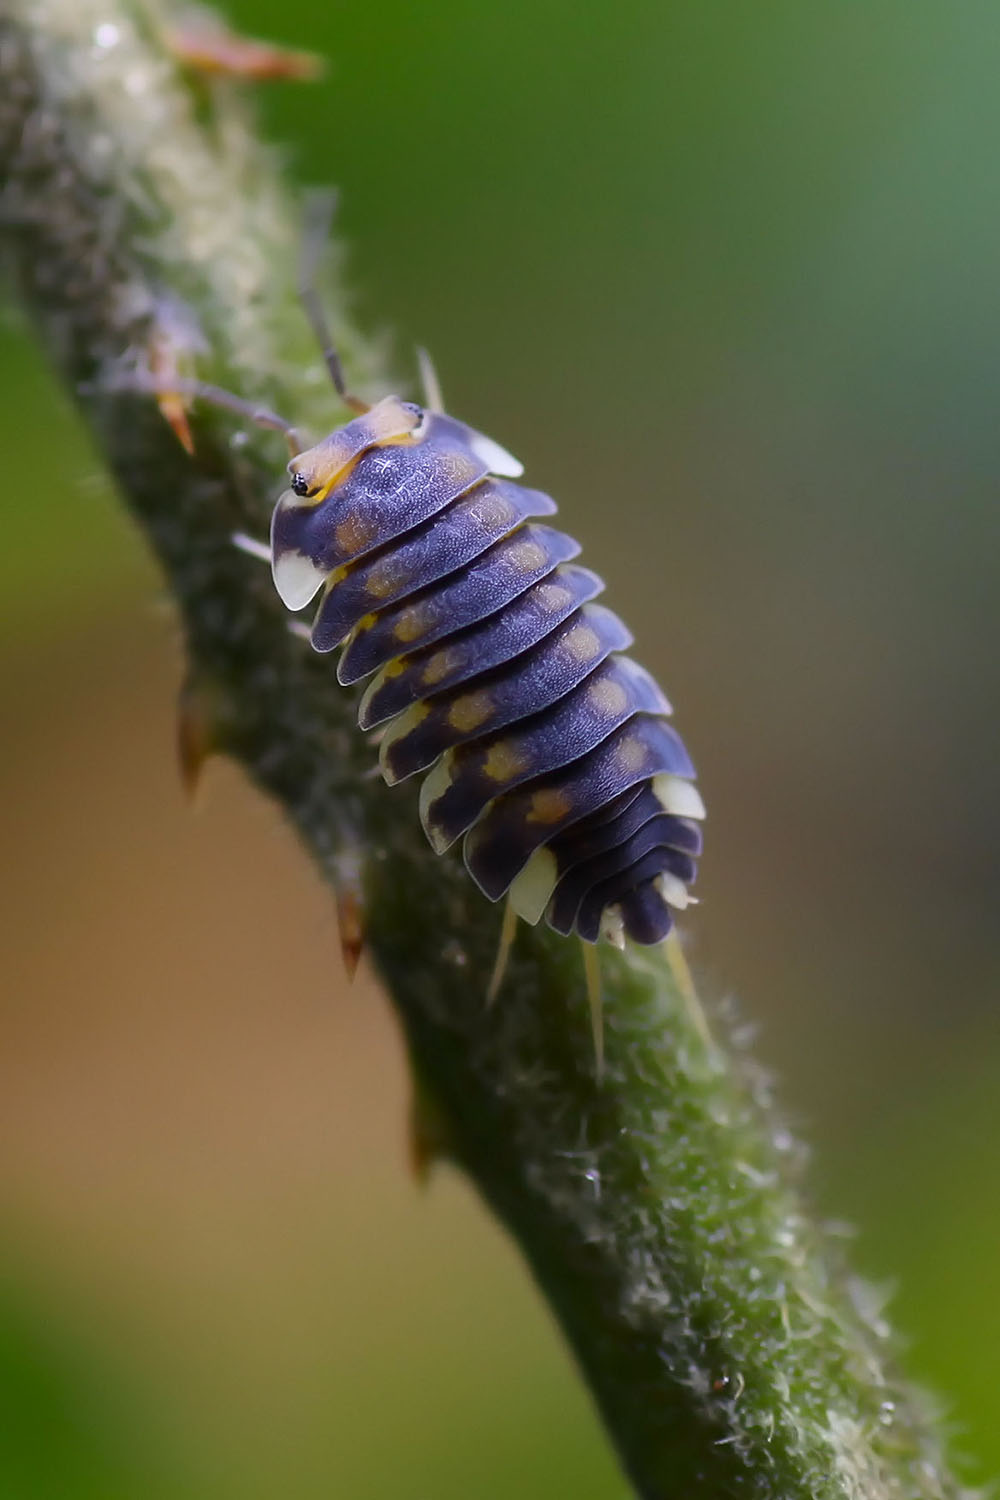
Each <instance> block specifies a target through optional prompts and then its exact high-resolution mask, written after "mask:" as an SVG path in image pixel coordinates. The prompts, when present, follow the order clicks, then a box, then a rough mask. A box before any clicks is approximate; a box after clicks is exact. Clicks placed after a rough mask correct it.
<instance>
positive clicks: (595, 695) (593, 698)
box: [587, 677, 628, 719]
mask: <svg viewBox="0 0 1000 1500" xmlns="http://www.w3.org/2000/svg"><path fill="white" fill-rule="evenodd" d="M587 697H588V698H589V699H590V702H591V704H592V705H593V707H594V708H596V709H597V711H598V713H599V714H604V715H605V716H606V717H607V718H609V719H613V718H617V716H618V715H619V714H620V713H622V712H624V710H625V707H626V705H627V704H628V693H627V692H626V691H625V689H624V688H623V687H622V685H621V683H620V682H615V681H614V680H613V679H610V678H607V677H605V678H602V680H601V681H600V682H594V683H591V685H590V687H589V688H588V689H587Z"/></svg>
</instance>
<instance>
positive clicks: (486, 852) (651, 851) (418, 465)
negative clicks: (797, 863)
mask: <svg viewBox="0 0 1000 1500" xmlns="http://www.w3.org/2000/svg"><path fill="white" fill-rule="evenodd" d="M331 211H332V205H330V204H329V203H327V205H326V206H325V207H323V208H321V218H323V219H326V218H328V215H329V213H330V212H331ZM324 238H325V229H323V230H321V231H320V232H318V233H317V232H316V225H315V222H314V225H313V233H312V234H307V237H306V241H305V244H306V254H305V258H304V263H303V268H302V278H301V286H300V291H301V294H302V299H303V303H304V306H305V310H306V313H307V316H308V317H309V320H310V322H311V323H312V326H313V328H314V331H315V332H316V334H317V337H318V338H319V340H320V343H321V346H322V348H323V353H324V358H325V361H326V364H327V367H328V369H329V372H330V375H331V378H332V381H333V384H334V387H335V388H336V391H337V393H338V395H339V396H340V398H341V400H342V401H343V402H344V403H345V405H346V406H347V407H348V409H349V410H350V411H352V412H353V415H352V416H351V417H350V419H349V420H348V421H347V422H346V423H344V424H343V425H342V426H340V427H338V428H336V429H335V430H334V431H332V432H331V433H330V434H329V435H328V436H326V437H325V438H323V439H322V441H320V442H319V443H317V444H315V445H314V446H312V447H305V448H303V447H302V445H301V443H300V441H299V439H298V436H297V434H296V432H295V430H294V428H293V427H292V426H291V425H290V424H289V423H288V422H286V421H284V419H282V418H281V417H278V416H277V415H275V414H274V413H271V412H267V411H262V410H261V409H259V408H254V407H251V406H250V405H249V404H248V403H246V402H244V401H242V400H241V399H240V398H238V397H236V396H233V395H231V394H230V393H228V392H225V391H220V390H219V389H217V388H216V387H211V386H207V385H204V384H203V383H201V382H196V381H187V382H182V381H175V382H173V383H172V385H171V390H183V391H184V392H185V393H187V394H192V395H199V396H202V397H207V398H208V399H209V400H211V401H213V402H215V403H217V404H220V405H223V406H226V407H229V408H230V409H231V410H234V411H236V412H238V413H240V414H241V415H243V416H249V417H251V418H252V419H253V420H255V421H257V422H260V423H262V424H263V425H265V426H270V427H274V428H278V429H279V430H282V431H284V432H285V433H286V435H287V437H288V441H289V446H290V449H291V452H292V458H291V461H290V463H289V464H288V473H289V476H290V480H289V485H288V487H287V488H286V489H285V491H284V492H283V493H282V494H281V496H280V497H279V499H278V501H277V503H276V505H275V508H274V512H273V518H272V525H271V536H270V545H269V547H268V548H266V549H264V548H261V547H260V546H259V544H258V545H257V546H256V547H254V548H252V550H256V551H260V552H263V553H264V555H266V556H268V557H269V560H270V564H271V569H272V574H273V578H274V583H275V586H276V588H277V591H278V593H279V595H280V596H281V598H282V600H283V601H284V603H285V604H286V606H287V607H288V608H289V609H290V610H293V611H299V610H303V609H305V608H306V607H307V606H308V605H309V604H311V603H312V602H313V601H314V600H315V599H316V597H317V595H318V596H319V602H318V606H317V607H316V609H315V613H314V616H313V619H312V623H311V626H310V627H309V629H308V635H309V639H310V641H311V644H312V646H313V647H314V649H315V650H316V651H318V652H323V653H326V652H332V651H334V650H339V652H340V656H339V662H338V667H337V676H338V679H339V681H340V682H341V683H343V684H345V685H348V684H354V683H362V682H363V683H365V687H364V691H363V695H362V696H361V699H360V706H359V710H358V721H359V725H360V727H361V729H362V730H366V731H377V734H378V736H379V750H378V757H379V766H380V769H381V772H382V775H383V777H384V779H385V780H386V781H387V782H388V783H390V784H394V783H396V782H400V781H403V780H406V779H407V778H409V777H412V776H420V777H422V784H421V790H420V818H421V822H422V824H423V828H424V831H425V833H426V835H427V838H428V840H429V841H430V843H431V846H432V847H433V848H434V849H435V850H436V851H437V852H438V853H439V854H443V853H444V852H445V851H446V850H448V849H450V848H452V847H453V846H454V845H457V844H459V843H460V844H461V849H462V854H463V857H464V861H465V864H466V867H467V868H468V871H469V874H470V875H471V876H472V879H473V880H474V881H475V882H476V884H477V885H478V886H479V888H480V890H481V891H482V892H483V893H484V894H485V895H486V896H487V897H488V898H489V899H490V900H491V901H499V900H500V899H501V898H503V897H505V896H506V898H507V902H508V905H507V917H506V919H505V923H504V929H503V937H502V941H501V956H500V958H499V959H498V966H497V969H496V970H495V971H494V979H493V982H492V985H491V990H495V988H496V986H497V984H498V982H499V978H500V976H501V975H502V972H503V964H504V962H505V956H506V951H507V949H508V947H509V944H510V941H511V937H512V933H513V927H514V924H515V922H516V919H517V918H518V917H520V918H523V919H524V920H525V921H527V922H529V923H532V924H537V923H538V922H540V921H542V920H543V919H544V920H545V921H546V922H547V923H548V925H549V926H550V927H552V928H553V929H554V930H555V931H557V932H559V933H562V934H565V935H567V936H568V935H575V936H577V937H579V938H581V939H582V940H583V942H584V943H585V944H596V943H598V942H599V941H600V940H607V941H610V942H612V943H614V944H616V945H617V946H623V944H624V941H625V939H626V938H628V939H631V940H632V941H634V942H636V943H640V944H655V943H659V942H661V941H662V940H663V939H665V938H666V937H667V936H668V934H669V933H670V931H671V929H672V926H673V917H674V912H675V911H677V910H683V909H684V908H685V907H686V906H687V905H688V903H689V901H690V900H691V899H692V898H691V897H690V896H689V888H690V886H691V884H692V882H693V880H694V878H695V872H696V866H695V862H696V859H697V857H698V855H699V854H700V853H701V843H702V840H701V830H700V827H699V823H700V820H701V819H702V818H703V817H704V813H705V810H704V806H703V803H702V800H701V797H700V795H699V793H698V791H697V788H696V787H695V785H694V778H695V770H694V766H693V765H692V763H691V760H690V757H689V756H688V753H687V751H686V749H685V747H684V744H683V742H682V741H681V739H680V736H679V735H678V734H677V732H676V730H675V729H674V728H673V727H672V726H671V724H670V723H669V716H670V714H671V708H670V704H669V703H668V702H667V699H666V698H665V697H664V695H663V693H662V692H661V691H660V689H659V687H658V686H657V684H656V682H655V681H654V680H653V678H652V677H651V676H650V675H649V673H648V672H646V671H645V670H644V669H643V668H642V667H640V666H639V665H637V664H636V663H635V662H634V661H633V660H632V658H631V657H630V656H628V655H627V654H626V653H627V651H628V648H629V647H630V645H631V644H632V636H631V634H630V632H629V631H628V630H627V628H626V626H625V625H624V624H623V623H622V621H621V620H620V619H619V618H618V616H617V615H615V614H613V613H612V612H611V611H610V610H609V609H608V608H606V607H605V606H604V605H603V604H601V603H599V602H598V596H599V595H600V594H601V593H602V592H603V588H604V585H603V583H602V581H601V579H600V578H599V577H598V576H597V574H596V573H593V572H591V571H590V570H589V569H587V568H585V567H583V566H581V565H580V563H579V562H578V561H577V560H576V559H577V556H578V554H579V550H580V549H579V547H578V545H577V543H576V542H575V541H573V539H572V538H571V537H569V536H568V535H567V534H566V533H565V532H562V531H559V530H557V529H556V528H555V527H554V526H552V525H550V524H549V522H550V519H551V517H552V516H553V514H554V513H555V510H556V506H555V502H554V501H553V500H552V499H550V497H549V496H548V495H545V494H542V493H541V492H540V491H538V490H534V489H529V488H527V487H525V486H523V485H521V484H519V483H518V482H517V481H518V480H519V479H520V477H521V474H522V466H521V465H520V464H519V463H518V462H517V460H516V459H514V458H512V457H511V455H510V454H509V453H507V452H506V451H505V450H504V449H503V448H501V447H500V446H499V445H498V444H497V443H495V442H493V440H492V439H490V438H488V437H485V436H484V435H483V434H482V433H480V432H477V431H476V430H474V429H473V428H472V427H469V426H467V425H466V424H465V423H463V422H460V421H458V420H457V419H455V418H454V417H452V416H450V415H448V414H447V413H446V412H445V411H444V409H443V403H442V401H441V399H440V392H439V391H438V388H437V381H436V378H435V377H434V375H433V371H432V369H431V368H430V365H429V361H427V360H426V357H425V356H424V357H423V365H424V384H425V388H426V399H425V401H424V403H423V404H417V403H416V402H412V401H406V400H403V399H401V398H400V397H398V396H395V395H393V396H386V397H385V398H384V399H382V400H380V401H378V402H377V403H376V404H374V405H368V404H367V403H365V402H363V401H361V400H359V399H358V398H357V397H355V396H352V395H351V394H350V393H349V392H348V390H347V388H346V384H345V380H344V375H343V371H342V368H341V364H340V360H339V357H338V355H337V352H336V350H335V348H334V346H333V343H332V340H331V338H330V333H329V329H328V327H327V324H326V321H325V316H324V312H323V308H322V306H321V303H320V300H319V297H318V295H317V292H316V289H315V276H314V274H313V273H314V271H315V261H316V258H317V255H318V249H317V246H318V245H319V244H321V243H322V240H323V239H324ZM156 389H157V391H158V392H159V393H160V394H161V395H162V394H163V387H162V383H161V384H159V385H157V386H156ZM588 975H592V970H590V969H588ZM591 987H592V990H593V985H592V984H591Z"/></svg>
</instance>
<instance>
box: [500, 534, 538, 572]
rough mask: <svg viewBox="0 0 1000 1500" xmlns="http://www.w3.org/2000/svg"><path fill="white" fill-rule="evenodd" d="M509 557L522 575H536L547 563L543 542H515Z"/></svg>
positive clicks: (508, 554) (508, 553)
mask: <svg viewBox="0 0 1000 1500" xmlns="http://www.w3.org/2000/svg"><path fill="white" fill-rule="evenodd" d="M507 556H508V558H509V559H510V561H511V562H512V563H513V564H514V567H515V568H518V569H519V570H520V571H521V572H522V573H534V572H535V570H536V569H537V568H540V567H541V566H542V564H543V563H544V561H545V548H544V547H543V546H542V544H541V542H531V541H528V540H525V541H523V542H515V544H514V545H513V546H512V547H511V548H510V549H509V550H508V552H507Z"/></svg>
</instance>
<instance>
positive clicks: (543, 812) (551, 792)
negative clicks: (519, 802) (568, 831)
mask: <svg viewBox="0 0 1000 1500" xmlns="http://www.w3.org/2000/svg"><path fill="white" fill-rule="evenodd" d="M572 807H573V803H572V801H571V800H570V798H569V797H568V796H567V795H566V793H565V792H560V791H559V790H558V789H557V788H555V787H541V788H540V789H539V790H538V791H537V792H535V793H534V794H533V796H532V798H531V807H530V810H529V812H528V819H527V821H528V822H529V823H558V822H560V821H561V820H562V819H563V818H565V817H566V815H567V813H569V812H570V811H571V810H572Z"/></svg>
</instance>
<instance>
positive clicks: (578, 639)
mask: <svg viewBox="0 0 1000 1500" xmlns="http://www.w3.org/2000/svg"><path fill="white" fill-rule="evenodd" d="M562 647H563V650H564V651H568V652H569V654H570V656H572V658H573V660H574V661H593V659H594V657H595V656H596V655H597V653H598V651H600V649H601V641H600V637H599V636H598V634H597V631H596V630H592V629H591V627H590V626H589V625H574V626H573V629H572V630H570V631H567V633H566V635H564V636H563V641H562Z"/></svg>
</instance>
